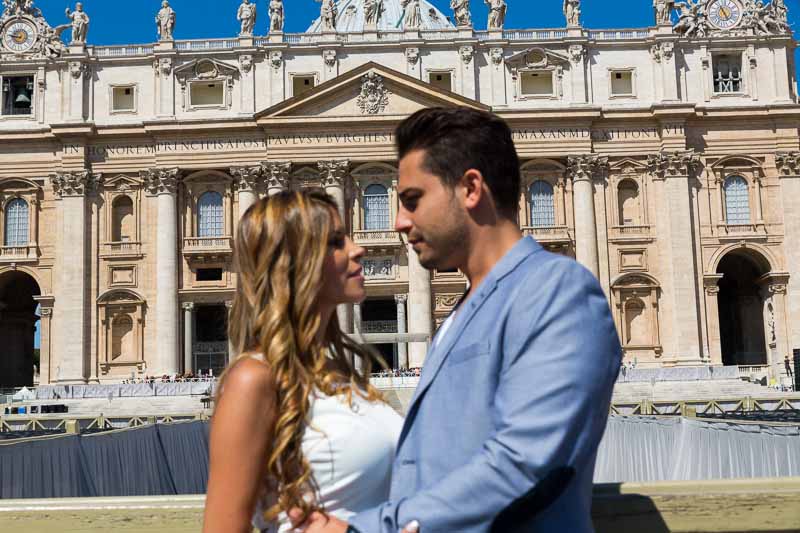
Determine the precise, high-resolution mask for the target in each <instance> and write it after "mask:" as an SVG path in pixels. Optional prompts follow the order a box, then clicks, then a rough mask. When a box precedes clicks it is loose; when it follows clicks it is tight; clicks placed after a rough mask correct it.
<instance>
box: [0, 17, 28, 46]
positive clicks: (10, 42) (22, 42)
mask: <svg viewBox="0 0 800 533" xmlns="http://www.w3.org/2000/svg"><path fill="white" fill-rule="evenodd" d="M35 42H36V27H35V26H34V25H33V24H31V23H30V22H28V21H27V20H14V21H12V22H10V23H9V24H6V26H5V27H4V28H3V45H4V46H5V47H6V48H7V49H9V50H11V51H12V52H16V53H21V52H27V51H28V50H30V49H31V48H33V45H34V43H35Z"/></svg>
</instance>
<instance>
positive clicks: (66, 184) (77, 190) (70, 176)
mask: <svg viewBox="0 0 800 533" xmlns="http://www.w3.org/2000/svg"><path fill="white" fill-rule="evenodd" d="M102 183H103V176H102V174H93V173H92V172H91V171H90V170H79V171H77V172H59V173H53V174H50V184H51V185H52V186H53V192H55V193H56V196H58V197H59V198H64V197H70V196H86V195H88V194H92V193H94V192H95V191H96V190H97V188H98V187H99V186H100V185H101V184H102Z"/></svg>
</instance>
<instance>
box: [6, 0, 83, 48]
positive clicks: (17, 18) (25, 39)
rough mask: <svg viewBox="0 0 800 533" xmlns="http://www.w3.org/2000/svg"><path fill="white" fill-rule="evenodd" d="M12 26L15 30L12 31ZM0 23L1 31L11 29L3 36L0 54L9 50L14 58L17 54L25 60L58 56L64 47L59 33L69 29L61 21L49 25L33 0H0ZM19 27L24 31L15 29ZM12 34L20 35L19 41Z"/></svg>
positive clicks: (67, 25)
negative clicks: (1, 0)
mask: <svg viewBox="0 0 800 533" xmlns="http://www.w3.org/2000/svg"><path fill="white" fill-rule="evenodd" d="M12 19H13V20H12ZM17 24H19V26H17ZM12 25H13V26H16V27H17V28H18V29H15V30H13V31H12ZM0 26H1V27H3V28H4V31H12V33H13V34H14V35H13V36H12V35H11V34H8V35H5V36H4V37H5V38H4V39H3V43H2V44H0V53H3V52H8V53H12V54H14V56H15V59H16V58H17V57H20V58H26V59H41V58H46V59H56V58H58V57H60V56H61V55H62V54H63V53H64V51H65V49H66V47H65V46H64V43H63V41H62V40H61V34H62V33H63V32H64V31H66V30H67V29H71V28H72V24H71V23H69V24H61V25H59V26H56V27H55V28H52V27H50V25H49V24H48V23H47V21H46V20H45V18H44V17H43V16H42V11H41V10H40V9H39V8H38V7H35V6H34V5H33V0H3V12H2V15H1V16H0ZM31 26H35V27H31ZM23 28H24V31H23V32H20V31H19V29H23ZM12 37H13V38H12ZM16 37H20V38H21V39H22V40H21V41H18V40H16ZM74 42H75V41H74Z"/></svg>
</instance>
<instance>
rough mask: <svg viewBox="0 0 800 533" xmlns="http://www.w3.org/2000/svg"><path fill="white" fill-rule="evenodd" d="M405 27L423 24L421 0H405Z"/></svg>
mask: <svg viewBox="0 0 800 533" xmlns="http://www.w3.org/2000/svg"><path fill="white" fill-rule="evenodd" d="M403 9H404V10H405V12H404V14H403V28H404V29H416V28H419V27H420V26H421V25H422V13H421V11H420V5H419V0H403Z"/></svg>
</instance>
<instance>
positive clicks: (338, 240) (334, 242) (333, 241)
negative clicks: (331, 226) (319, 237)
mask: <svg viewBox="0 0 800 533" xmlns="http://www.w3.org/2000/svg"><path fill="white" fill-rule="evenodd" d="M328 246H333V247H334V248H344V237H343V236H337V237H331V238H330V239H329V240H328Z"/></svg>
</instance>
